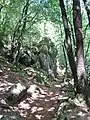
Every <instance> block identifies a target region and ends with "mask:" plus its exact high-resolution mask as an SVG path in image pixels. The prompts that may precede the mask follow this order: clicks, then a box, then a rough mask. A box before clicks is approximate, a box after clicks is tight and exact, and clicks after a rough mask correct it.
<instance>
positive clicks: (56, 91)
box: [0, 58, 90, 120]
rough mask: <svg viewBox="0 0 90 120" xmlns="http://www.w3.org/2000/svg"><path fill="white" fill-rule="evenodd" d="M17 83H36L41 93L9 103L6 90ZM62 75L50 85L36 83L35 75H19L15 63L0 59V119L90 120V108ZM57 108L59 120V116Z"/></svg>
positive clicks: (34, 93)
mask: <svg viewBox="0 0 90 120" xmlns="http://www.w3.org/2000/svg"><path fill="white" fill-rule="evenodd" d="M16 83H23V84H26V83H29V84H31V85H33V84H35V85H37V86H38V87H39V88H40V89H41V92H39V91H37V92H32V94H26V95H25V96H24V97H23V99H21V101H20V102H19V103H17V104H15V105H10V104H8V103H7V101H6V98H7V91H8V89H9V88H10V87H11V86H13V85H15V84H16ZM67 83H69V82H65V79H63V78H62V77H60V78H59V79H58V80H57V81H52V82H49V84H50V87H49V86H46V85H42V84H40V83H38V82H37V80H36V79H35V77H33V76H32V74H30V72H29V74H24V75H20V74H19V73H16V72H13V71H12V65H11V64H10V63H8V62H7V61H6V60H5V59H4V58H0V120H90V109H89V108H88V107H87V106H86V105H83V106H82V105H81V102H80V101H79V103H77V102H76V101H74V98H71V97H72V96H73V95H72V94H71V93H73V92H68V88H69V91H70V89H71V88H72V86H71V83H69V84H67ZM57 111H58V113H59V114H58V116H59V117H58V119H56V116H55V115H57V114H56V113H57Z"/></svg>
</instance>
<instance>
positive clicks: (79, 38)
mask: <svg viewBox="0 0 90 120" xmlns="http://www.w3.org/2000/svg"><path fill="white" fill-rule="evenodd" d="M73 23H74V30H75V37H76V55H77V61H76V63H77V76H78V82H79V86H80V88H81V91H82V94H83V96H84V99H85V101H86V104H87V105H88V106H90V102H89V87H88V80H87V78H86V71H85V64H84V48H83V35H82V16H81V8H80V0H73Z"/></svg>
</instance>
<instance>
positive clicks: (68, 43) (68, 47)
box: [59, 0, 79, 92]
mask: <svg viewBox="0 0 90 120" xmlns="http://www.w3.org/2000/svg"><path fill="white" fill-rule="evenodd" d="M59 3H60V8H61V13H62V20H63V25H64V31H65V48H66V50H67V56H68V60H69V64H70V68H71V71H72V75H73V77H74V85H75V87H76V89H77V91H78V92H79V84H78V77H77V69H76V63H75V59H74V55H73V50H72V44H71V35H70V30H69V25H68V19H67V14H66V10H65V6H64V2H63V0H59Z"/></svg>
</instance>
